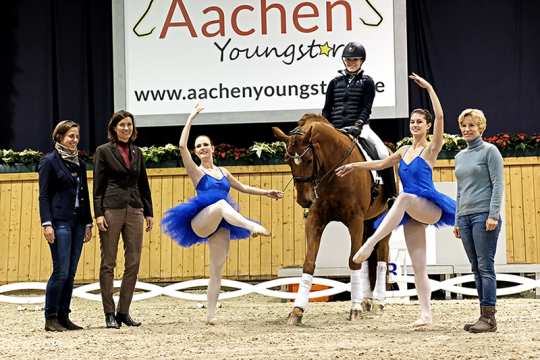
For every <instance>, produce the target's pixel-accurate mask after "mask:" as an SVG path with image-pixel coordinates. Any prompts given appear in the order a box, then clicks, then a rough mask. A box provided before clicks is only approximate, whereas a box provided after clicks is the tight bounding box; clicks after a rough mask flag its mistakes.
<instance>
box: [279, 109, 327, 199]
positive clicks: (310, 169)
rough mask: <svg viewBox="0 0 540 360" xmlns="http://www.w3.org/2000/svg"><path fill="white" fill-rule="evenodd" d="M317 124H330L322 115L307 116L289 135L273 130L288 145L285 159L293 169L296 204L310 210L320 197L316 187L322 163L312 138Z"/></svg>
mask: <svg viewBox="0 0 540 360" xmlns="http://www.w3.org/2000/svg"><path fill="white" fill-rule="evenodd" d="M316 123H326V124H328V121H327V120H326V119H324V118H323V117H321V116H320V115H316V114H306V115H304V116H303V117H302V119H300V120H299V121H298V127H296V128H295V129H294V130H292V131H291V132H290V133H289V135H286V134H285V133H284V132H283V131H282V130H281V129H279V128H277V127H273V128H272V131H273V133H274V135H275V136H276V138H278V139H279V140H281V141H284V142H285V144H286V148H287V152H286V155H285V158H286V160H287V162H288V164H289V166H290V167H291V172H292V176H293V180H294V185H295V187H296V202H297V203H298V204H299V205H300V206H302V207H303V208H309V207H310V206H311V204H312V203H313V202H314V201H315V199H316V198H317V196H318V194H317V192H316V188H315V186H316V183H317V182H318V181H319V180H320V179H319V176H320V171H321V169H320V166H321V161H320V159H318V158H317V152H316V151H315V149H316V147H317V145H316V144H315V143H314V142H313V138H312V135H313V128H314V124H316Z"/></svg>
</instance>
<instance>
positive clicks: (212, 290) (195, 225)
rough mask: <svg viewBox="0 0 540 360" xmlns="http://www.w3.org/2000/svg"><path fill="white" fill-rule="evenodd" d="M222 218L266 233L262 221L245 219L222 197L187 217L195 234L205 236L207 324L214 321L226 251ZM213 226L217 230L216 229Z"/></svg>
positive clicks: (227, 238)
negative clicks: (208, 274) (206, 252)
mask: <svg viewBox="0 0 540 360" xmlns="http://www.w3.org/2000/svg"><path fill="white" fill-rule="evenodd" d="M223 219H225V221H227V222H228V223H229V224H231V225H235V226H239V227H243V228H245V229H248V230H250V231H251V232H252V233H253V234H264V235H267V234H268V230H266V229H265V228H264V227H263V226H262V225H260V224H257V223H256V222H253V221H251V220H249V219H246V218H245V217H244V216H242V214H240V213H239V212H238V211H236V210H235V209H234V208H233V207H232V206H231V205H230V204H229V203H228V202H226V201H225V200H219V201H217V202H216V203H214V204H212V205H209V206H207V207H205V208H204V209H202V210H201V211H200V212H199V213H198V214H197V215H196V216H195V217H194V218H193V219H192V220H191V228H192V229H193V231H194V232H195V234H197V235H198V236H200V237H208V250H209V252H210V280H209V283H208V295H207V297H208V315H207V323H208V324H211V325H214V324H216V306H217V300H218V296H219V290H220V288H221V274H222V271H223V266H224V265H225V260H226V259H227V254H228V252H229V231H228V230H227V229H224V228H220V229H218V226H219V224H220V223H221V220H223ZM216 229H218V230H217V231H216ZM210 235H211V236H210Z"/></svg>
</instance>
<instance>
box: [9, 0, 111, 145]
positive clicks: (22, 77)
mask: <svg viewBox="0 0 540 360" xmlns="http://www.w3.org/2000/svg"><path fill="white" fill-rule="evenodd" d="M110 2H111V1H110V0H92V1H88V0H68V1H58V0H17V1H15V0H8V1H3V2H2V4H1V5H0V11H1V13H2V14H1V15H0V16H2V22H1V24H2V27H4V26H6V27H7V29H2V32H1V34H0V36H1V38H2V45H1V46H2V47H3V49H2V60H1V61H2V62H1V64H0V79H2V86H1V90H0V91H1V92H0V119H1V125H0V141H1V143H0V148H6V147H11V148H14V149H17V150H21V149H23V148H27V147H30V148H34V149H39V150H43V151H46V150H48V149H50V148H51V138H50V135H51V132H52V129H53V128H54V125H55V124H56V123H57V122H58V121H60V120H63V119H71V120H75V121H77V122H79V123H80V124H81V128H82V131H81V148H83V149H92V150H93V148H95V145H96V143H100V142H102V140H103V139H104V126H105V125H104V123H105V121H106V119H107V118H108V117H109V116H110V114H111V110H112V96H113V93H112V78H113V73H112V35H111V34H112V24H111V4H110Z"/></svg>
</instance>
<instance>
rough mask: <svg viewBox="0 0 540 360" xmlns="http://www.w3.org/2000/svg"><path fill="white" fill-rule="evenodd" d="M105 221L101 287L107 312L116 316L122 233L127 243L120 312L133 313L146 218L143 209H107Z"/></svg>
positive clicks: (101, 236)
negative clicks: (116, 274) (115, 285)
mask: <svg viewBox="0 0 540 360" xmlns="http://www.w3.org/2000/svg"><path fill="white" fill-rule="evenodd" d="M104 216H105V220H106V221H107V224H108V225H109V229H108V230H107V231H100V232H99V237H100V240H101V242H100V247H101V266H100V268H99V286H100V287H101V300H102V302H103V310H104V311H105V313H114V312H115V306H114V299H113V281H114V268H115V266H116V254H117V252H118V240H119V239H120V234H122V241H123V243H124V259H125V267H124V277H123V278H122V285H121V287H120V301H119V302H118V312H120V313H123V314H128V313H129V306H130V304H131V299H132V298H133V292H134V290H135V283H136V282H137V275H138V273H139V264H140V261H141V249H142V242H143V231H144V230H143V229H144V215H143V209H135V208H131V207H127V208H125V209H106V210H105V213H104Z"/></svg>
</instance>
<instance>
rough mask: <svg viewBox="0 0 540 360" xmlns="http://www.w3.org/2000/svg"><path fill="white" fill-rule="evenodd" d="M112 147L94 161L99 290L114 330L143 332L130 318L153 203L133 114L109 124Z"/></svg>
mask: <svg viewBox="0 0 540 360" xmlns="http://www.w3.org/2000/svg"><path fill="white" fill-rule="evenodd" d="M108 137H109V140H110V141H109V142H108V143H106V144H103V145H101V146H99V147H98V148H97V149H96V153H95V155H94V163H95V165H94V215H95V217H96V223H97V226H98V229H99V235H100V240H101V266H100V269H99V284H100V287H101V299H102V302H103V310H104V311H105V323H106V326H107V327H108V328H116V329H118V328H120V326H121V325H122V323H124V324H125V325H127V326H140V325H141V323H140V322H138V321H135V320H133V319H132V318H131V316H130V315H129V306H130V304H131V300H132V298H133V291H134V290H135V283H136V282H137V275H138V273H139V264H140V260H141V248H142V241H143V226H144V221H145V219H146V231H150V230H151V229H152V224H153V215H152V197H151V193H150V186H149V184H148V178H147V175H146V168H145V166H144V159H143V156H142V152H141V150H140V149H139V148H138V147H137V146H135V145H134V144H133V141H134V140H135V138H136V137H137V129H136V128H135V121H134V117H133V115H132V114H130V113H129V112H127V111H119V112H116V113H114V114H113V116H112V117H111V119H110V120H109V124H108ZM120 234H122V240H123V242H124V257H125V271H124V276H123V278H122V285H121V287H120V301H119V302H118V309H117V312H116V315H115V310H116V309H115V304H114V300H113V280H114V279H113V278H114V267H115V264H116V254H117V250H118V240H119V238H120Z"/></svg>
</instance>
